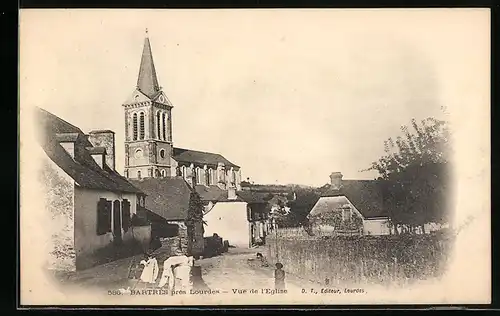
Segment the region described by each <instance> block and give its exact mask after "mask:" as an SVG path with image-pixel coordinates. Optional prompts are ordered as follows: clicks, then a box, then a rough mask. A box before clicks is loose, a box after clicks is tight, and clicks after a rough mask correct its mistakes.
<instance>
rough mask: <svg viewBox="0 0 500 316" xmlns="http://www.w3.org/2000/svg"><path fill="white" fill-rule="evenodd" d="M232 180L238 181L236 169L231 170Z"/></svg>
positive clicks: (233, 181)
mask: <svg viewBox="0 0 500 316" xmlns="http://www.w3.org/2000/svg"><path fill="white" fill-rule="evenodd" d="M231 182H232V183H235V182H236V171H234V170H232V171H231Z"/></svg>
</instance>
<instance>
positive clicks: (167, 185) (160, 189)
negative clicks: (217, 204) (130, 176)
mask: <svg viewBox="0 0 500 316" xmlns="http://www.w3.org/2000/svg"><path fill="white" fill-rule="evenodd" d="M130 182H132V183H133V184H134V185H135V186H136V187H138V188H140V189H141V190H142V191H144V193H146V194H147V195H148V198H147V199H145V200H146V201H145V203H146V205H145V207H146V209H148V210H150V211H151V212H153V213H155V214H156V215H159V216H161V217H162V218H164V219H166V220H185V219H186V218H187V216H188V211H189V201H190V200H191V198H192V196H191V193H192V190H191V187H190V186H189V184H188V183H187V182H186V181H185V180H184V179H182V178H168V177H166V178H144V179H141V180H130Z"/></svg>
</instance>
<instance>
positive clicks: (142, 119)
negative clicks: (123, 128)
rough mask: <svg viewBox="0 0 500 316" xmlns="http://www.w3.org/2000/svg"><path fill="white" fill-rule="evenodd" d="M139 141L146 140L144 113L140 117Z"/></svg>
mask: <svg viewBox="0 0 500 316" xmlns="http://www.w3.org/2000/svg"><path fill="white" fill-rule="evenodd" d="M139 139H144V112H141V114H140V115H139Z"/></svg>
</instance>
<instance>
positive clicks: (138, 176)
mask: <svg viewBox="0 0 500 316" xmlns="http://www.w3.org/2000/svg"><path fill="white" fill-rule="evenodd" d="M137 178H139V179H140V178H141V171H140V170H138V171H137Z"/></svg>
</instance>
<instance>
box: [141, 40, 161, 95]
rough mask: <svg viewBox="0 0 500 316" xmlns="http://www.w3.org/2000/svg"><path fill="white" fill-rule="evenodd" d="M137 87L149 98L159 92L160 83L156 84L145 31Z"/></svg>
mask: <svg viewBox="0 0 500 316" xmlns="http://www.w3.org/2000/svg"><path fill="white" fill-rule="evenodd" d="M137 88H138V89H139V90H140V91H141V92H142V93H144V94H145V95H146V96H148V97H149V98H151V99H153V98H154V97H155V96H157V95H158V93H159V92H160V85H159V84H158V78H157V76H156V69H155V65H154V62H153V54H152V52H151V44H150V43H149V37H148V36H147V31H146V38H145V39H144V48H143V50H142V57H141V65H140V68H139V76H138V78H137Z"/></svg>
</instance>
